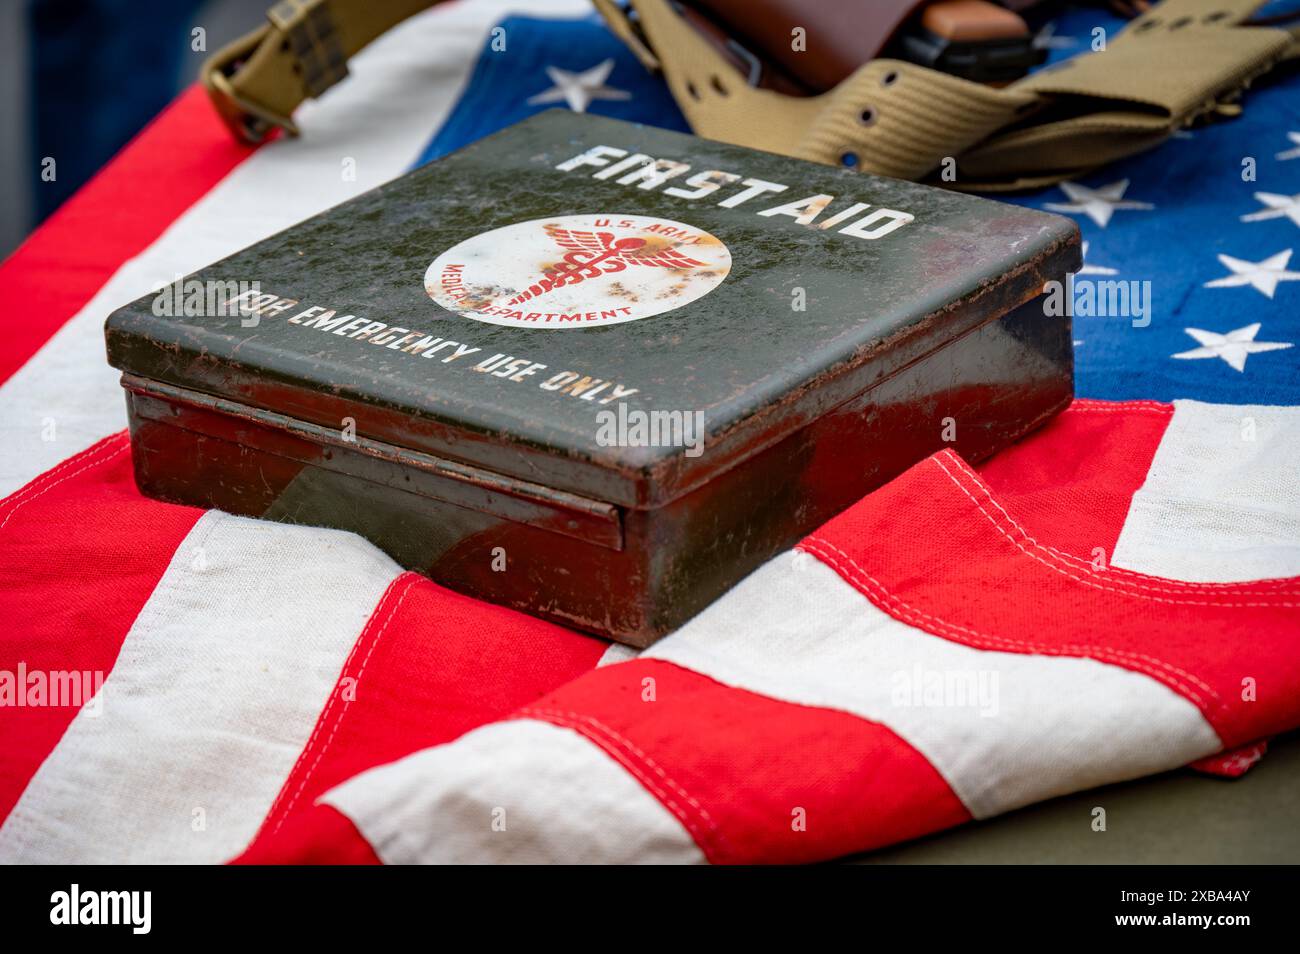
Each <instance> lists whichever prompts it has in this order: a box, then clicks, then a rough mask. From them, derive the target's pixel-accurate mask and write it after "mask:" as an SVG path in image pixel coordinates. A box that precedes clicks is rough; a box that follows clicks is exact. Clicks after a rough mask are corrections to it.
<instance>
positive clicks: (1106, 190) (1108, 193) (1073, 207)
mask: <svg viewBox="0 0 1300 954" xmlns="http://www.w3.org/2000/svg"><path fill="white" fill-rule="evenodd" d="M1127 188H1128V180H1127V179H1121V180H1119V182H1112V183H1111V184H1110V185H1104V186H1099V187H1098V188H1096V189H1089V188H1088V187H1087V186H1085V185H1079V183H1077V182H1062V183H1061V191H1062V192H1064V193H1065V194H1066V195H1067V196H1069V198H1070V201H1069V202H1048V203H1047V204H1046V206H1045V208H1048V209H1051V210H1052V211H1053V212H1082V213H1083V214H1084V215H1086V216H1088V218H1090V219H1092V220H1093V221H1094V222H1096V223H1097V224H1098V225H1100V226H1101V227H1102V228H1105V227H1106V223H1107V222H1109V221H1110V217H1111V216H1112V215H1114V214H1115V210H1116V209H1143V210H1148V209H1154V208H1155V206H1154V205H1152V204H1151V203H1150V202H1135V201H1133V200H1132V199H1126V198H1124V190H1126V189H1127Z"/></svg>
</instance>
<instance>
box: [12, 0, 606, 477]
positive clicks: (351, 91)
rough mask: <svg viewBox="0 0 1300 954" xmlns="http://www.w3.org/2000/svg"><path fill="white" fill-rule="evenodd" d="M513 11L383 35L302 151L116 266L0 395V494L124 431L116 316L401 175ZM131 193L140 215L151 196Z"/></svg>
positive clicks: (440, 18)
mask: <svg viewBox="0 0 1300 954" xmlns="http://www.w3.org/2000/svg"><path fill="white" fill-rule="evenodd" d="M522 6H525V5H524V4H523V3H522V2H521V0H473V2H463V3H456V4H451V5H448V6H447V7H445V8H441V7H439V8H434V9H432V10H430V11H428V12H426V13H424V14H421V15H419V16H416V17H413V18H412V19H410V20H408V21H407V22H406V23H403V24H402V25H401V26H399V27H397V28H396V29H394V30H393V31H391V32H390V33H388V34H385V35H384V36H382V37H381V38H379V39H378V40H376V41H375V42H374V43H373V44H371V45H370V46H369V47H367V48H366V49H365V50H363V51H362V52H361V53H360V54H359V55H358V56H357V57H356V58H355V59H353V60H352V61H351V62H350V63H349V69H350V70H351V73H352V75H351V76H350V77H349V78H348V79H347V80H345V81H344V82H342V83H340V84H339V85H338V86H337V87H335V88H334V89H331V90H330V91H329V92H328V93H327V94H326V95H325V96H323V97H322V98H321V99H320V100H318V101H317V100H313V101H309V102H307V103H305V104H304V105H303V106H302V109H301V110H300V111H299V113H298V117H297V118H298V120H299V122H300V124H301V126H302V130H303V134H302V136H301V137H300V138H297V139H290V138H287V137H286V138H284V139H281V140H278V141H276V142H273V143H271V144H269V145H267V146H265V147H263V148H261V149H258V150H257V152H255V153H254V154H253V155H251V156H250V157H249V158H248V159H246V160H245V161H244V162H243V163H241V164H240V165H239V166H238V167H237V168H236V169H235V170H234V171H232V172H231V173H230V175H228V176H227V177H226V178H225V179H224V180H222V182H221V183H220V184H218V185H217V186H216V187H214V188H213V189H212V190H211V191H210V192H208V194H207V195H206V196H204V197H203V198H202V199H201V200H199V201H198V202H197V203H196V204H195V205H194V206H193V207H191V208H190V209H189V210H188V211H187V212H185V214H183V215H182V216H180V218H178V219H177V220H176V221H175V222H174V223H173V224H172V225H171V227H170V228H169V229H168V230H167V231H166V232H164V233H163V234H162V235H161V236H160V237H159V238H158V240H157V241H155V242H154V243H153V244H152V245H151V246H150V247H149V248H148V249H146V250H145V251H144V252H142V253H141V254H140V255H139V256H137V257H136V258H134V259H132V260H131V261H129V262H127V263H126V264H124V265H123V266H122V267H121V268H120V269H119V270H118V272H117V273H116V274H115V275H114V276H113V277H112V279H110V280H109V282H108V283H107V284H106V285H105V286H104V287H103V288H101V289H100V291H99V292H98V293H97V294H96V295H95V296H94V297H93V298H92V299H91V300H90V302H89V303H88V304H87V305H86V307H84V308H83V309H82V310H81V311H80V312H78V313H77V315H76V316H74V317H73V318H72V319H70V320H69V321H68V323H67V324H66V325H64V327H63V328H62V329H60V330H59V331H58V332H57V333H56V334H55V335H54V336H53V337H52V338H51V339H50V340H49V341H47V342H46V343H45V345H44V346H43V347H42V348H41V350H40V351H39V352H37V353H36V354H35V355H34V356H33V357H32V358H31V360H30V361H28V362H27V364H26V365H24V366H23V367H22V368H21V369H19V370H18V372H17V373H15V374H14V375H13V376H12V377H11V378H10V379H9V380H8V381H6V382H5V383H4V384H3V385H0V446H3V447H4V448H5V453H4V454H3V455H0V495H5V494H9V493H11V492H12V491H14V490H16V489H17V488H19V487H21V486H22V485H23V484H25V483H27V482H28V481H30V480H31V479H33V478H34V477H36V476H37V475H39V474H41V473H44V472H45V471H46V470H49V469H50V468H51V467H53V466H54V465H55V464H57V463H59V462H60V461H61V460H64V459H65V458H67V457H70V456H72V455H73V454H75V453H77V452H78V451H81V450H84V449H85V448H87V447H89V446H90V445H91V444H93V443H94V442H95V441H97V440H99V439H100V438H101V437H104V436H106V435H108V434H111V433H113V432H114V431H118V430H121V429H122V428H123V427H125V426H126V411H125V405H124V400H123V397H122V394H121V388H120V387H119V386H118V372H116V371H114V370H112V369H111V368H109V367H108V365H107V364H106V363H105V362H104V333H103V326H104V319H105V318H106V317H107V316H108V314H109V313H110V312H111V311H113V310H114V309H116V308H118V307H120V306H122V305H125V304H127V303H128V302H131V301H133V300H134V299H136V298H139V297H141V296H142V295H147V294H149V292H150V291H151V290H152V289H153V288H155V287H159V286H160V285H161V284H163V283H166V282H171V281H173V280H174V279H175V278H176V276H177V275H179V274H188V273H190V272H192V271H195V270H196V269H198V268H202V267H203V266H205V265H208V264H211V263H212V262H214V261H217V260H218V259H220V258H224V257H225V256H227V255H230V254H232V253H234V252H237V251H238V250H239V249H241V248H244V247H246V246H248V245H250V244H252V243H253V242H256V241H258V240H259V239H262V238H265V237H266V236H268V235H272V234H274V233H275V232H278V231H280V230H281V229H284V228H287V227H288V226H290V225H293V224H294V223H296V222H299V221H301V220H303V219H305V218H308V217H309V216H312V215H315V214H316V213H318V212H321V211H323V210H324V209H326V208H329V207H330V206H333V205H336V204H338V203H339V202H342V201H344V200H345V199H348V198H351V197H352V196H354V195H357V194H359V193H361V192H363V191H365V190H367V189H370V188H373V187H374V186H376V185H379V184H381V183H383V182H387V181H388V180H389V179H392V178H393V177H395V176H397V175H400V174H401V173H403V172H405V171H406V169H407V168H408V167H409V166H410V165H411V163H412V162H414V161H415V159H416V157H417V156H418V155H419V152H420V150H421V149H422V148H423V147H424V145H425V143H426V142H427V141H428V140H429V139H430V138H431V136H432V133H433V131H434V130H435V129H437V128H438V127H439V126H440V125H441V124H442V122H443V120H444V118H445V117H446V116H447V114H448V113H449V112H450V110H451V107H452V106H453V105H454V103H455V101H456V99H457V97H458V96H459V95H460V91H461V88H462V87H463V85H464V81H465V77H466V76H467V75H468V73H469V70H470V68H471V67H472V66H473V64H474V62H475V60H476V58H477V57H478V55H479V51H480V50H481V49H482V46H483V41H484V37H485V35H486V33H487V31H488V30H489V29H490V28H491V26H492V25H494V24H495V23H496V22H497V21H498V20H500V19H501V18H502V17H503V16H505V15H506V14H508V13H510V12H512V11H515V10H518V9H519V8H520V7H522ZM526 7H527V12H529V13H533V14H539V15H543V16H545V15H548V14H554V15H583V14H586V13H588V12H589V9H590V8H589V7H588V5H587V4H586V3H584V2H582V0H545V2H540V0H530V2H529V3H528V4H527V5H526ZM345 159H353V160H355V170H356V180H355V181H344V178H343V175H342V171H343V162H344V161H345ZM140 189H141V196H140V201H146V202H147V201H148V183H141V184H140ZM417 281H418V279H417ZM51 424H52V427H53V437H52V438H51V436H50V430H49V429H50V425H51Z"/></svg>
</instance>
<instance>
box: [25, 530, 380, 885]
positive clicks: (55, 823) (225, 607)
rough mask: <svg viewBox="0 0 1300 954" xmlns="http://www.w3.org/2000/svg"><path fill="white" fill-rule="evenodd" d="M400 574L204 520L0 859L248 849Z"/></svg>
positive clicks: (370, 554) (344, 553)
mask: <svg viewBox="0 0 1300 954" xmlns="http://www.w3.org/2000/svg"><path fill="white" fill-rule="evenodd" d="M398 572H399V571H398V568H397V566H396V565H395V564H394V563H393V562H392V561H391V560H389V559H388V558H387V557H386V556H384V555H383V554H381V553H380V552H379V551H378V550H376V549H375V548H374V547H372V546H371V545H370V544H368V543H366V542H364V541H363V540H361V539H360V538H359V537H356V536H353V535H352V534H348V533H342V532H339V531H334V530H318V529H311V528H307V527H289V526H282V525H280V524H273V523H264V522H261V521H256V520H247V519H244V518H242V517H231V516H227V515H225V514H220V513H215V512H210V513H208V514H205V515H204V516H203V517H202V518H201V519H200V520H199V521H198V523H197V524H196V525H195V526H194V528H193V529H192V530H191V532H190V534H189V536H188V537H186V539H185V541H184V542H183V543H182V544H181V546H180V547H179V548H178V549H177V551H176V554H175V556H174V557H173V558H172V562H171V565H170V566H169V567H168V568H167V571H166V573H165V574H164V575H163V578H162V580H161V581H159V584H158V586H157V587H156V588H155V590H154V592H153V594H152V595H151V596H150V598H149V601H148V602H147V603H146V604H145V607H144V609H143V610H141V612H140V616H139V617H138V618H137V619H136V621H135V624H134V625H133V626H132V627H131V630H130V632H129V633H128V634H127V636H126V640H125V641H124V643H123V645H122V650H121V653H120V655H119V656H118V659H117V662H116V664H115V665H114V666H113V669H112V671H111V672H110V674H109V676H108V679H107V681H106V682H105V683H104V686H103V689H102V690H101V694H100V696H99V697H96V701H95V703H94V704H92V705H91V706H88V707H86V708H83V709H82V710H81V711H80V712H79V713H78V714H77V715H76V717H74V719H73V720H72V723H71V725H70V726H69V727H68V730H67V732H66V733H65V734H64V736H63V738H62V739H61V740H60V741H59V744H58V745H57V746H56V747H55V749H54V751H53V752H52V753H51V754H50V756H49V757H48V758H47V759H46V760H45V762H44V763H42V765H41V767H40V768H39V769H38V770H37V772H36V774H35V776H34V777H33V778H32V780H31V782H30V783H29V784H28V786H27V789H26V790H25V791H24V792H23V794H22V797H21V798H20V799H19V802H18V804H17V805H16V806H15V807H14V810H13V812H12V813H11V814H10V816H9V818H8V819H6V821H5V824H4V826H3V828H0V861H2V862H46V863H78V864H81V863H92V864H94V863H108V862H220V861H225V860H227V859H229V858H230V857H232V856H234V855H236V854H238V853H239V852H240V851H241V850H242V849H243V848H244V847H245V846H246V845H247V844H248V842H249V841H250V839H251V838H252V837H253V835H254V834H255V833H256V831H257V829H258V827H259V826H260V824H261V823H262V820H263V819H264V818H265V816H266V814H267V812H268V811H269V809H270V807H271V804H272V802H273V800H274V799H275V797H276V794H277V793H278V791H279V789H280V788H281V786H282V785H283V784H284V781H285V779H286V778H287V777H288V775H289V773H290V771H291V770H292V768H293V765H294V762H295V760H296V759H297V758H298V755H299V753H300V752H301V751H302V749H303V746H304V745H305V744H306V743H307V741H308V739H309V737H310V734H311V732H312V729H313V727H314V726H315V724H316V721H317V718H318V716H319V715H320V712H321V709H322V707H323V706H324V704H325V703H326V701H327V699H328V696H329V694H330V692H331V691H332V690H333V688H334V686H335V684H336V683H337V681H338V678H339V673H340V671H341V670H342V668H343V664H344V661H345V660H346V658H347V656H348V653H349V652H350V651H351V649H352V646H353V644H354V643H355V642H356V639H357V637H358V636H359V635H360V633H361V631H362V629H363V628H364V626H365V624H366V621H367V620H368V619H369V617H370V614H371V613H372V611H373V610H374V608H375V605H376V603H377V602H378V600H379V598H380V596H381V595H382V593H383V592H384V589H385V587H386V586H387V585H388V584H389V582H391V581H392V579H393V578H394V577H396V575H397V574H398ZM101 697H102V698H101ZM96 709H101V710H102V711H101V713H100V714H98V715H95V714H94V710H96Z"/></svg>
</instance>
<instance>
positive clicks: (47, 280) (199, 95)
mask: <svg viewBox="0 0 1300 954" xmlns="http://www.w3.org/2000/svg"><path fill="white" fill-rule="evenodd" d="M250 152H251V148H250V147H248V146H244V145H240V144H238V143H236V142H235V140H234V138H233V137H232V136H231V135H230V133H229V132H227V131H226V129H225V127H224V126H222V124H221V122H220V120H218V119H217V117H216V114H215V112H213V109H212V104H211V103H210V102H209V101H208V98H207V95H206V94H205V93H204V92H203V90H202V89H201V88H200V87H198V86H193V87H190V88H189V89H188V90H186V91H185V92H184V93H182V94H181V95H180V97H179V98H177V99H176V101H175V102H173V103H172V104H171V105H170V106H168V107H167V109H165V110H164V111H163V112H162V113H160V114H159V116H158V117H157V118H156V119H155V120H154V121H153V122H152V123H150V124H149V125H148V126H146V127H145V128H144V130H143V131H142V132H141V133H140V134H139V135H138V136H136V138H135V139H133V140H132V141H131V142H130V143H129V144H128V145H127V146H126V148H125V149H123V151H122V152H121V153H119V154H118V155H117V157H116V158H114V159H113V160H112V162H110V163H109V164H108V165H107V166H105V167H104V169H103V170H102V171H101V172H100V173H99V174H98V175H96V176H95V177H94V178H93V179H92V180H91V181H90V182H89V183H87V184H86V185H85V186H83V187H82V188H81V189H80V190H78V192H77V194H76V195H74V196H73V197H72V198H71V199H69V200H68V201H67V202H65V203H64V204H63V205H62V206H61V207H60V208H59V210H58V211H57V212H55V213H54V214H53V215H51V216H50V217H49V219H47V220H46V221H45V223H44V224H42V225H41V226H40V228H38V229H37V230H36V231H35V232H34V233H33V234H32V235H31V236H30V237H29V238H28V239H27V241H26V242H24V243H23V244H22V245H21V246H20V247H19V248H18V250H17V251H16V252H14V253H13V255H11V256H10V257H9V259H8V260H7V261H5V262H4V263H3V264H0V300H3V301H4V302H5V306H6V308H7V309H8V310H9V311H10V312H11V313H12V314H15V315H22V321H11V322H8V323H7V326H6V329H5V335H4V340H3V345H2V346H0V382H3V381H5V380H7V379H8V378H9V377H10V376H11V375H12V374H13V373H14V372H15V371H17V370H18V369H19V368H20V367H22V366H23V364H24V363H26V362H27V360H28V359H29V358H31V356H32V355H34V354H35V353H36V352H37V351H38V350H40V348H41V346H42V345H44V344H45V342H46V341H48V340H49V338H50V336H51V335H53V334H54V333H55V332H56V331H58V330H59V329H60V328H62V327H63V325H64V323H66V322H67V321H68V319H69V318H71V317H72V316H73V315H75V314H76V313H77V312H78V311H80V310H81V309H82V308H83V307H84V306H85V305H86V303H87V302H88V301H90V299H91V298H92V297H94V295H95V293H96V292H98V291H99V290H100V288H102V287H103V286H104V284H105V283H106V282H107V281H108V280H109V279H110V278H111V277H112V276H113V274H114V273H115V272H116V271H117V270H118V269H119V268H120V267H121V266H122V265H123V263H125V262H126V261H127V260H128V259H130V258H132V257H134V256H136V255H138V254H139V253H140V252H142V251H144V250H145V249H146V248H147V247H148V246H149V245H150V244H151V243H152V242H153V241H154V240H155V239H157V238H158V236H159V235H161V234H162V232H163V231H164V230H165V229H166V228H167V226H169V225H171V223H172V222H173V221H175V220H176V219H177V218H178V217H179V216H180V215H181V213H183V212H184V211H185V210H186V209H188V208H189V207H190V206H191V205H193V204H194V203H195V202H196V201H198V200H199V199H200V198H202V197H203V195H204V194H206V193H207V192H208V191H209V190H210V189H211V188H212V187H213V186H214V185H216V184H217V183H218V182H220V181H221V179H223V178H224V177H225V176H226V175H227V174H228V173H229V172H230V170H231V169H233V168H234V167H235V166H237V165H238V164H239V163H240V162H241V161H242V160H243V159H244V158H245V157H246V156H247V155H248V154H249V153H250Z"/></svg>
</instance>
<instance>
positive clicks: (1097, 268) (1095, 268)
mask: <svg viewBox="0 0 1300 954" xmlns="http://www.w3.org/2000/svg"><path fill="white" fill-rule="evenodd" d="M1088 244H1089V243H1087V242H1084V243H1083V268H1081V269H1079V274H1080V275H1114V274H1116V272H1115V269H1113V268H1106V267H1104V266H1102V265H1089V264H1088Z"/></svg>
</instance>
